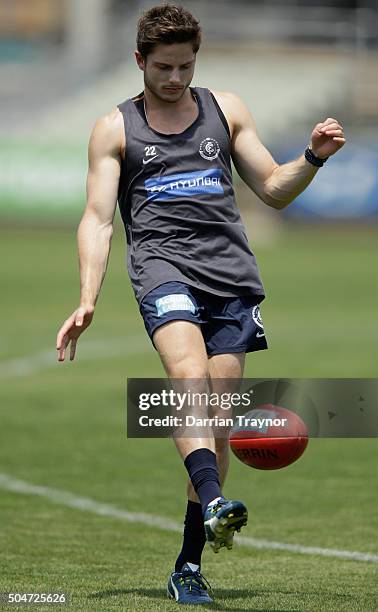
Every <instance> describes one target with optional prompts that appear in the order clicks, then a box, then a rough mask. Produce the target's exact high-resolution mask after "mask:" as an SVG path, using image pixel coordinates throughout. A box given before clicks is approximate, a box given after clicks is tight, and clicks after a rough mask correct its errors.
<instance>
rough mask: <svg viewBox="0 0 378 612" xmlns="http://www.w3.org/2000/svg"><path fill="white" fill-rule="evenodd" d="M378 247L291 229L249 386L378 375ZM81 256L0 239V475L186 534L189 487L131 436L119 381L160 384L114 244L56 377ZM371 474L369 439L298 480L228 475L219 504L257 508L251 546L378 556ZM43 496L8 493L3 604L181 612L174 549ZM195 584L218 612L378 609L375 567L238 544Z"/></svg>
mask: <svg viewBox="0 0 378 612" xmlns="http://www.w3.org/2000/svg"><path fill="white" fill-rule="evenodd" d="M377 239H378V230H374V229H373V228H371V229H361V228H360V229H357V228H350V229H348V230H336V229H335V230H331V229H328V230H321V229H318V228H313V229H307V230H304V229H303V228H300V227H297V228H294V229H291V230H287V231H285V232H283V233H282V234H281V236H280V237H279V238H278V239H277V240H275V241H274V243H273V244H271V245H268V244H264V246H260V247H259V248H257V249H256V255H257V257H258V261H259V264H260V268H261V272H262V275H263V278H264V282H265V288H266V292H267V299H266V301H265V302H264V304H263V308H262V314H263V318H264V324H265V327H266V330H267V332H268V340H269V345H270V350H269V351H265V352H262V353H257V354H255V355H249V356H248V358H247V367H246V372H245V374H246V376H250V377H254V376H256V377H281V376H282V377H302V376H303V377H376V376H377V341H378V326H377V306H378V287H377V283H376V281H375V276H376V269H377V267H378V251H377V248H376V245H377ZM75 249H76V246H75V235H74V231H73V230H68V229H65V230H63V229H61V230H58V229H48V228H45V229H34V230H32V229H31V228H27V227H26V228H19V229H16V228H8V229H7V230H6V231H5V230H3V231H1V233H0V254H1V259H2V262H3V264H5V265H4V266H3V267H4V272H3V275H2V291H1V294H2V295H1V303H2V326H1V331H0V335H1V355H0V360H1V361H0V380H1V392H0V393H1V395H0V406H1V407H0V410H1V445H0V472H1V473H3V474H6V475H7V476H9V477H11V478H12V479H17V480H22V481H25V482H26V483H29V484H31V485H35V486H36V485H38V486H44V487H49V488H52V489H58V490H63V491H67V492H70V493H71V494H73V495H74V496H77V497H87V498H90V499H91V500H94V501H96V502H98V503H102V504H107V505H109V506H111V507H116V508H118V509H121V510H123V511H128V512H134V513H140V512H143V513H148V514H152V515H158V516H160V517H165V518H166V519H170V520H171V521H174V522H175V523H180V522H181V521H182V516H183V512H184V509H185V497H184V480H185V470H184V468H183V466H182V465H180V462H179V459H178V457H176V453H175V451H174V449H173V445H172V444H171V443H170V441H169V440H144V441H141V440H131V439H130V440H128V439H127V437H126V430H125V414H126V393H125V389H126V379H127V377H158V376H162V375H163V370H162V368H161V365H160V362H159V360H158V357H157V354H156V352H155V351H154V349H153V348H152V345H151V344H150V342H149V340H148V339H147V336H146V334H145V331H144V326H143V323H142V320H141V319H140V315H139V312H138V308H137V306H136V302H135V301H134V298H133V295H132V292H131V289H130V286H129V281H128V278H127V274H126V271H125V268H124V238H123V234H122V230H121V229H120V228H119V227H117V231H116V234H115V237H114V240H113V247H112V253H111V259H110V264H109V270H108V275H107V278H106V280H105V283H104V287H103V291H102V295H101V297H100V300H99V302H98V306H97V311H96V315H95V319H94V323H93V326H92V327H91V328H90V329H89V330H88V331H87V332H86V334H85V336H84V337H83V338H82V340H81V341H80V344H79V347H78V353H77V361H75V362H74V363H64V364H57V363H55V354H54V353H55V351H54V346H55V336H56V331H57V329H58V327H59V326H60V324H61V323H62V321H63V320H64V319H65V318H66V317H67V316H68V315H69V314H70V313H71V311H72V310H73V309H74V308H75V307H76V305H77V301H78V266H77V255H76V250H75ZM377 458H378V444H377V441H376V440H374V439H366V440H359V439H354V440H311V441H310V444H309V447H308V449H307V450H306V452H305V454H304V455H303V457H302V458H301V459H300V460H299V461H298V462H297V463H295V464H293V465H292V466H290V467H289V468H286V469H284V470H279V471H277V472H270V473H269V472H267V473H265V472H259V471H256V470H252V469H250V468H247V467H245V466H244V465H242V464H241V463H239V462H238V461H237V460H236V459H235V458H232V463H231V469H230V475H229V479H228V483H227V486H226V490H225V493H226V495H228V496H230V497H240V498H241V499H243V500H244V501H245V502H246V503H247V505H248V507H249V509H250V521H249V524H248V527H247V528H246V529H245V530H244V535H245V536H248V537H250V538H261V539H265V540H270V541H275V542H281V543H286V544H298V545H302V546H308V547H311V546H314V547H321V548H329V549H339V550H347V551H360V552H363V553H372V554H377V553H378V550H377V548H378V547H377V540H376V537H377V526H378V525H377V523H378V513H377V501H378V493H377V483H376V465H377ZM36 492H37V491H36V490H34V492H33V491H30V492H29V493H27V492H26V491H24V492H14V491H9V490H7V488H6V487H4V486H3V485H1V482H0V500H1V501H0V512H1V529H0V534H1V574H0V592H2V591H13V592H14V591H27V592H45V593H46V592H51V591H66V592H68V593H69V594H70V597H71V603H70V606H69V608H68V609H72V610H131V611H134V610H140V611H142V610H146V611H147V610H148V611H151V610H168V611H169V610H174V609H175V608H177V604H175V603H172V602H170V601H168V600H167V599H166V595H165V588H166V581H167V577H168V574H169V573H170V571H171V570H172V564H173V562H174V560H175V558H176V554H177V552H178V550H179V545H180V543H181V536H180V534H179V533H175V532H173V531H170V530H168V529H163V528H160V527H157V526H152V525H147V524H145V523H140V522H139V523H138V522H130V520H124V518H125V517H123V518H122V517H119V518H116V517H115V516H109V515H107V514H104V515H101V514H99V513H96V512H91V511H89V510H88V509H87V510H85V509H81V510H80V509H78V508H73V507H69V504H68V503H66V502H65V499H66V498H63V497H62V498H61V499H60V501H59V500H58V501H55V502H54V501H52V500H50V499H47V498H46V496H44V495H42V494H39V495H37V494H36ZM40 493H41V492H40ZM96 507H97V506H96ZM108 514H109V513H108ZM203 572H204V574H205V576H206V577H207V578H208V579H209V581H210V582H211V583H212V585H213V588H214V594H215V597H216V603H215V605H214V606H212V609H215V610H225V611H226V610H230V611H237V610H240V611H241V610H272V611H273V610H275V611H281V612H283V611H285V612H289V611H290V612H291V611H294V610H301V611H314V612H315V611H323V610H324V611H329V612H336V611H343V612H345V611H348V612H349V611H354V610H356V611H357V610H359V611H361V610H363V611H365V610H366V611H368V610H372V611H373V610H377V609H378V597H377V591H376V585H377V563H376V562H366V561H358V560H355V559H343V558H336V557H327V556H321V555H319V554H299V553H295V552H290V551H287V550H270V549H264V550H258V549H256V548H253V547H249V548H248V547H245V546H240V545H239V546H238V545H235V547H234V549H233V551H231V552H227V551H224V550H223V551H221V553H220V554H219V555H217V556H215V555H214V554H213V553H212V552H211V551H206V552H205V554H204V558H203ZM9 609H13V610H15V609H23V608H21V607H14V606H13V607H12V608H9ZM36 609H39V610H51V609H52V608H51V606H49V607H47V606H44V607H37V608H36ZM63 609H64V608H63Z"/></svg>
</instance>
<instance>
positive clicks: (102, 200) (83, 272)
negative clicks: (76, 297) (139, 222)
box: [57, 110, 124, 361]
mask: <svg viewBox="0 0 378 612" xmlns="http://www.w3.org/2000/svg"><path fill="white" fill-rule="evenodd" d="M122 135H123V122H122V116H121V115H120V113H119V111H118V110H116V111H114V112H113V113H111V114H110V115H107V116H106V117H103V118H101V119H99V120H98V121H97V122H96V124H95V126H94V128H93V131H92V134H91V138H90V141H89V152H88V157H89V169H88V178H87V205H86V208H85V211H84V214H83V217H82V219H81V221H80V224H79V228H78V232H77V241H78V252H79V264H80V304H79V307H78V308H77V309H76V310H75V311H74V312H73V313H72V314H71V316H70V317H69V318H68V319H67V320H66V321H65V322H64V324H63V325H62V327H61V329H60V330H59V332H58V336H57V350H58V351H59V356H58V359H59V361H64V358H65V351H66V348H67V346H68V344H69V343H70V342H71V347H70V348H71V350H70V359H71V360H72V359H74V357H75V350H76V343H77V340H78V338H79V336H80V334H81V333H82V332H83V331H84V330H85V329H86V328H87V327H88V326H89V325H90V323H91V322H92V318H93V314H94V308H95V305H96V301H97V298H98V295H99V293H100V289H101V285H102V282H103V279H104V276H105V273H106V268H107V263H108V258H109V252H110V245H111V238H112V234H113V219H114V213H115V208H116V204H117V194H118V182H119V177H120V153H121V148H122V146H124V143H123V142H122Z"/></svg>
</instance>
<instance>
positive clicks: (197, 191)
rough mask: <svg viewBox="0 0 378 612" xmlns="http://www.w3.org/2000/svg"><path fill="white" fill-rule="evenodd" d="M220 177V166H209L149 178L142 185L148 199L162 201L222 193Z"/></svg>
mask: <svg viewBox="0 0 378 612" xmlns="http://www.w3.org/2000/svg"><path fill="white" fill-rule="evenodd" d="M221 177H222V169H221V168H210V169H209V170H198V171H196V172H183V173H182V174H171V175H168V176H159V177H158V178H150V179H147V180H146V181H144V186H145V188H146V191H147V194H148V198H147V199H148V200H159V201H162V200H170V199H174V198H182V197H192V196H195V195H216V194H223V187H222V184H221Z"/></svg>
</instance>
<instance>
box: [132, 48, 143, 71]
mask: <svg viewBox="0 0 378 612" xmlns="http://www.w3.org/2000/svg"><path fill="white" fill-rule="evenodd" d="M134 55H135V59H136V63H137V64H138V68H139V70H143V71H144V69H145V66H146V60H145V58H144V57H143V55H142V54H141V53H139V51H135V53H134Z"/></svg>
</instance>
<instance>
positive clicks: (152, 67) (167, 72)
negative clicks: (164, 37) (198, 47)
mask: <svg viewBox="0 0 378 612" xmlns="http://www.w3.org/2000/svg"><path fill="white" fill-rule="evenodd" d="M135 57H136V61H137V64H138V66H139V68H140V69H141V70H143V72H144V85H145V88H147V89H149V90H150V91H151V92H152V93H153V94H154V95H155V96H156V97H157V98H158V99H159V100H162V101H164V102H172V103H173V102H178V100H181V98H182V96H183V95H184V93H185V91H186V90H187V88H188V87H189V85H190V83H191V82H192V78H193V74H194V67H195V62H196V54H195V53H194V51H193V46H192V43H190V42H189V43H174V44H173V45H162V44H161V45H157V46H156V47H155V49H154V50H153V51H151V53H149V54H148V56H147V58H146V59H144V58H143V57H142V55H141V54H140V53H139V52H138V51H136V52H135Z"/></svg>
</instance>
